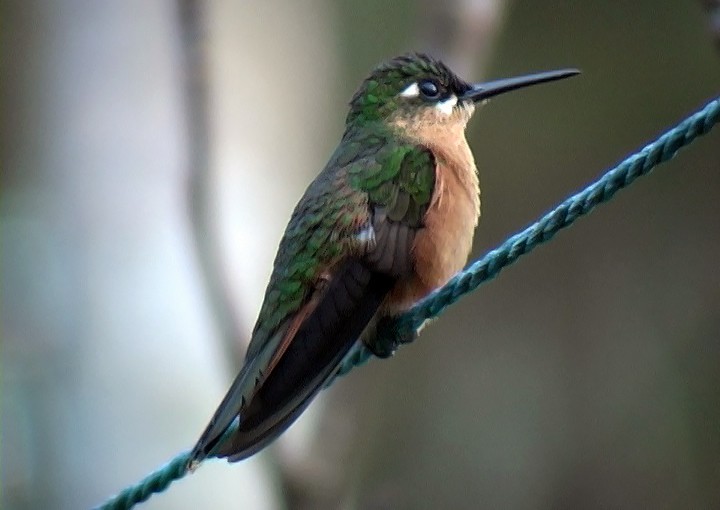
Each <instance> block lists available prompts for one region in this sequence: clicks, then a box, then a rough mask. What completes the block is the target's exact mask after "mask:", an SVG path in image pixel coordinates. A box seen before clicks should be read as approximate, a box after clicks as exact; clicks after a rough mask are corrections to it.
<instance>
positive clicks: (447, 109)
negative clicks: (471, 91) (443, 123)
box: [435, 94, 458, 115]
mask: <svg viewBox="0 0 720 510" xmlns="http://www.w3.org/2000/svg"><path fill="white" fill-rule="evenodd" d="M457 102H458V98H457V96H456V95H455V94H453V95H452V96H450V97H448V98H447V99H446V100H445V101H439V102H438V103H437V104H436V105H435V108H437V109H438V110H440V111H441V112H442V113H444V114H445V115H450V114H451V113H452V111H453V108H454V107H455V105H456V104H457Z"/></svg>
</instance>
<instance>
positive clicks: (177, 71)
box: [0, 0, 720, 509]
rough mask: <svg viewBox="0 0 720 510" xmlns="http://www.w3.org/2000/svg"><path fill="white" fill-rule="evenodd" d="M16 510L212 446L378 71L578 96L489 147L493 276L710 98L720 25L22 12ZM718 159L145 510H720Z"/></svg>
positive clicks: (10, 238)
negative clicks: (308, 215)
mask: <svg viewBox="0 0 720 510" xmlns="http://www.w3.org/2000/svg"><path fill="white" fill-rule="evenodd" d="M1 5H2V13H1V14H0V19H2V25H3V26H2V30H1V31H0V37H1V38H2V40H1V42H0V49H1V51H2V58H1V62H0V66H1V67H0V69H1V73H2V84H3V86H2V101H3V107H2V123H1V128H0V129H1V131H0V144H1V145H0V151H1V154H2V181H1V182H2V184H1V187H0V193H1V194H2V197H1V199H0V211H1V221H2V224H1V227H0V228H1V230H0V232H1V235H2V241H1V244H0V246H2V254H1V260H2V265H3V267H2V372H1V373H2V399H1V408H2V426H1V429H0V430H1V443H0V447H1V452H2V457H1V467H0V471H1V477H2V493H1V499H0V506H1V507H2V508H3V509H35V508H58V509H65V508H67V509H71V508H72V509H74V508H88V507H90V506H92V505H95V504H98V503H101V502H102V501H104V500H105V499H106V498H107V497H108V496H109V495H111V494H113V493H115V492H117V491H118V490H120V489H122V488H123V487H125V486H126V485H128V484H130V483H133V482H136V481H138V480H139V479H140V478H142V477H143V476H144V475H146V474H147V473H148V472H150V471H151V470H153V469H155V468H156V467H158V466H159V465H161V464H162V463H163V462H165V461H166V460H168V459H170V458H172V457H173V456H174V455H175V454H177V453H178V452H180V451H182V450H184V449H187V448H189V447H191V446H192V444H193V443H194V442H195V440H196V439H197V437H198V435H199V433H200V432H201V431H202V429H203V427H204V426H205V424H206V423H207V421H208V419H209V417H210V415H211V413H212V412H213V411H214V409H215V408H216V406H217V404H218V403H219V401H220V399H221V397H222V396H223V394H224V392H225V390H226V389H227V387H228V386H229V384H230V382H231V380H232V378H233V377H234V375H235V373H236V371H237V369H238V367H239V365H240V362H241V361H240V360H241V358H242V355H243V353H244V345H245V342H246V341H247V338H248V334H249V332H250V330H251V328H252V326H253V323H254V320H255V316H256V314H257V310H258V308H259V306H260V300H261V298H262V294H263V291H264V287H265V284H266V282H267V278H268V276H269V272H270V269H271V263H272V259H273V257H274V253H275V249H276V247H277V243H278V241H279V239H280V236H281V234H282V231H283V229H284V226H285V223H286V222H287V219H288V217H289V214H290V212H291V210H292V208H293V207H294V205H295V202H296V201H297V199H298V198H299V197H300V195H301V194H302V192H303V190H304V188H305V186H306V185H307V184H308V183H309V182H310V180H311V179H312V178H313V177H314V176H315V175H316V174H317V172H318V171H319V170H320V169H321V168H322V166H323V165H324V163H325V161H326V160H327V157H328V155H329V153H330V152H331V151H332V150H333V148H334V146H335V145H336V143H337V142H338V140H339V138H340V136H341V133H342V129H343V120H344V117H345V114H346V103H347V101H348V100H349V98H350V97H351V95H352V93H353V92H354V90H355V87H356V86H357V85H358V84H359V82H360V80H361V79H362V78H363V77H364V76H365V75H366V74H367V73H368V72H369V71H370V70H371V69H372V68H373V67H374V66H375V65H376V64H377V63H378V62H380V61H382V60H384V59H386V58H390V57H392V56H395V55H397V54H400V53H403V52H406V51H409V50H424V51H430V52H432V53H433V54H435V55H436V56H438V57H441V58H443V59H445V60H446V61H447V63H449V64H450V65H451V67H453V68H454V69H456V70H457V71H458V72H459V73H460V74H461V75H463V76H464V77H465V78H467V79H468V80H473V81H479V80H481V79H491V78H500V77H506V76H512V75H516V74H522V73H527V72H532V71H539V70H547V69H554V68H559V67H565V66H576V67H579V68H581V69H582V70H583V75H582V76H581V77H579V78H575V79H573V80H570V81H567V82H562V83H558V84H552V85H547V86H542V87H538V88H533V89H528V90H525V91H522V92H518V93H515V94H510V95H507V96H503V97H501V98H498V99H496V100H493V101H492V102H491V103H490V104H489V105H487V106H485V107H484V108H482V109H481V111H480V112H479V113H478V114H477V115H476V117H475V119H474V120H473V121H472V123H471V125H470V128H469V132H468V138H469V141H470V145H471V147H472V148H473V150H474V153H475V156H476V160H477V162H478V167H479V169H480V179H481V185H482V193H483V195H482V197H483V216H482V219H481V222H480V226H479V228H478V230H477V232H476V237H475V239H476V242H475V247H474V252H473V257H474V258H476V257H478V256H480V255H482V254H483V253H484V252H486V251H487V250H489V249H491V248H493V247H495V246H496V245H497V244H498V243H500V242H501V241H502V240H503V239H504V238H506V237H507V236H508V235H509V234H510V233H513V232H515V231H517V230H519V229H521V228H522V227H524V226H525V225H526V224H528V223H530V222H531V221H533V220H534V219H535V218H536V217H537V216H539V215H540V214H541V213H543V212H545V211H547V210H548V209H549V208H551V207H552V206H553V205H554V204H556V203H557V202H559V201H560V200H561V199H563V198H564V197H565V196H566V195H568V194H569V193H571V192H574V191H576V190H579V189H581V188H582V187H583V186H584V185H586V184H587V183H588V182H590V181H592V180H593V179H595V178H596V177H598V176H599V175H600V174H601V173H602V172H603V171H604V170H605V169H606V168H609V167H610V166H612V165H614V164H615V163H617V162H618V161H620V160H621V159H623V158H624V157H625V156H626V155H628V154H629V153H631V152H633V151H635V150H636V149H638V148H640V147H642V146H643V145H644V144H645V143H647V142H648V141H650V140H652V139H653V138H654V137H655V136H657V135H658V134H660V133H661V132H663V131H664V130H665V129H666V128H668V127H670V126H672V125H673V124H674V123H676V122H677V121H678V120H680V119H681V118H683V117H684V116H686V115H687V114H689V113H691V112H693V111H695V110H696V109H698V108H699V107H701V106H702V105H704V104H705V103H706V102H707V101H708V100H710V99H712V98H713V97H715V96H716V95H717V94H718V90H719V89H720V87H719V84H720V53H719V52H718V49H720V46H718V45H717V40H718V33H719V32H718V27H719V26H720V22H718V19H720V18H719V17H718V12H720V9H719V8H718V2H716V1H714V0H705V1H670V0H667V1H658V0H637V1H634V2H625V1H621V0H611V1H606V2H578V1H569V0H567V1H539V0H535V1H530V0H507V1H506V0H453V1H448V2H445V3H443V2H435V1H433V0H426V1H419V2H412V1H408V0H403V1H398V2H385V1H381V0H368V1H365V2H333V1H320V0H318V1H313V2H290V1H284V2H281V1H278V2H264V1H260V0H252V1H247V2H230V1H214V2H199V1H189V0H180V1H171V0H156V1H151V2H147V1H144V0H126V1H122V2H120V1H115V2H112V1H108V2H92V1H88V0H62V1H54V2H53V1H40V0H29V1H22V2H21V1H5V2H2V4H1ZM719 192H720V131H718V129H716V132H712V133H710V134H709V135H708V136H706V137H704V138H702V139H700V140H699V141H697V142H695V143H694V144H693V145H692V146H691V147H689V148H688V149H686V150H685V151H684V152H683V153H682V154H681V156H679V157H678V158H677V159H675V160H674V161H672V162H670V163H669V164H666V165H664V166H663V167H661V168H660V169H658V170H657V171H656V172H654V173H653V174H652V176H650V177H648V178H644V179H642V181H641V182H638V183H637V184H636V185H635V186H633V187H632V188H631V189H629V190H627V191H624V192H622V193H621V194H620V195H619V196H618V197H617V198H616V199H615V200H613V201H612V202H611V203H610V204H608V205H605V206H603V207H602V208H600V209H599V210H598V211H597V212H595V213H593V214H592V215H591V216H590V217H588V218H586V219H583V220H581V221H580V222H578V224H577V225H576V226H574V227H573V228H572V229H570V230H569V231H566V232H563V233H562V234H561V235H559V236H557V237H556V238H555V239H554V240H553V242H551V243H549V244H548V245H546V246H544V247H542V248H540V249H538V250H537V251H536V252H533V253H532V254H531V255H530V256H528V257H526V258H523V259H522V261H521V262H520V263H518V264H517V265H516V266H513V267H512V268H510V269H508V270H507V271H505V272H504V273H503V274H502V276H500V277H499V278H498V279H496V280H495V281H493V282H492V283H490V284H488V285H485V286H483V287H481V289H480V290H479V291H477V292H475V293H473V294H472V295H470V296H468V297H466V298H465V299H464V300H462V301H461V302H460V303H459V304H457V305H456V306H453V307H452V308H451V309H450V310H449V311H448V312H447V313H446V314H445V315H443V316H442V318H441V319H440V320H438V321H436V322H435V323H434V324H432V325H431V326H430V327H428V328H427V329H426V330H425V331H424V332H423V333H422V335H421V337H420V339H419V340H418V341H417V342H416V343H414V344H413V345H411V346H408V347H405V348H403V349H401V350H400V351H399V352H398V354H397V355H396V356H395V357H394V358H393V359H390V360H387V361H377V360H374V361H372V362H371V363H369V364H368V365H366V366H364V367H362V368H361V369H356V370H354V371H353V372H352V373H351V374H350V375H349V376H347V377H345V378H343V379H341V380H338V381H337V382H336V383H335V384H334V385H333V387H332V388H331V389H329V390H328V391H325V392H323V395H322V396H321V398H320V399H318V401H317V402H315V403H314V404H313V405H312V406H311V408H310V409H309V410H308V412H307V413H306V414H305V415H304V416H303V417H302V418H301V419H300V420H299V421H298V423H297V424H296V425H294V426H293V427H292V429H291V430H290V431H288V433H287V434H286V435H285V436H283V437H282V438H281V440H279V441H278V442H276V443H275V445H273V447H272V448H269V449H267V450H265V451H264V452H263V453H262V454H260V455H258V456H256V457H254V458H252V459H250V460H248V461H246V462H243V463H240V464H234V465H232V466H228V465H226V464H225V463H224V462H220V461H210V462H207V463H205V464H204V465H203V466H202V467H201V468H200V469H199V470H198V471H197V472H196V473H195V474H193V475H192V476H189V477H187V478H185V479H183V480H182V481H180V482H178V483H176V484H175V485H173V486H172V487H171V488H170V489H169V490H168V491H167V492H166V493H164V494H162V495H159V496H155V497H153V498H152V499H151V500H150V501H149V503H148V504H147V505H146V507H147V508H156V509H166V508H167V509H169V508H267V509H272V508H288V509H306V508H307V509H310V508H317V509H334V508H342V509H385V508H387V509H394V508H398V509H425V508H428V509H430V508H517V509H545V508H548V509H550V508H551V509H574V508H587V509H592V508H627V509H634V508H720V271H719V270H718V268H717V263H718V253H720V200H718V196H719Z"/></svg>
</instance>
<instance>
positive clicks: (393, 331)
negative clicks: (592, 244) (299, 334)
mask: <svg viewBox="0 0 720 510" xmlns="http://www.w3.org/2000/svg"><path fill="white" fill-rule="evenodd" d="M718 121H720V98H718V99H715V100H713V101H711V102H710V103H708V104H707V105H706V106H705V107H704V108H703V109H702V110H700V111H698V112H697V113H695V114H693V115H692V116H690V117H688V118H687V119H685V120H684V121H683V122H681V123H680V124H678V125H677V126H675V127H674V128H672V129H671V130H669V131H668V132H666V133H665V134H664V135H662V136H661V137H660V138H658V139H657V140H655V141H654V142H652V143H650V144H649V145H647V146H646V147H645V148H643V149H642V150H641V151H640V152H637V153H635V154H633V155H632V156H630V157H629V158H627V159H626V160H624V161H623V162H622V163H620V164H619V165H618V166H616V167H615V168H613V169H612V170H610V171H608V172H607V173H606V174H605V175H603V176H602V177H601V178H600V179H598V180H597V181H596V182H594V183H593V184H591V185H590V186H588V187H587V188H585V189H584V190H583V191H581V192H580V193H577V194H576V195H573V196H572V197H570V198H568V199H567V200H565V201H564V202H563V203H562V204H560V205H559V206H557V207H556V208H555V209H553V210H552V211H550V212H549V213H547V214H546V215H545V216H543V217H542V218H541V219H540V220H539V221H537V222H536V223H534V224H532V225H530V226H529V227H528V228H526V229H525V230H523V231H522V232H519V233H517V234H515V235H514V236H512V237H510V238H509V239H508V240H507V241H505V242H504V243H503V244H502V245H501V246H500V247H499V248H496V249H494V250H492V251H490V252H489V253H487V254H486V255H485V256H484V257H483V258H482V259H480V260H478V261H476V262H474V263H473V264H472V265H470V266H469V267H468V268H466V269H465V270H463V271H461V272H460V273H458V274H457V275H455V277H453V278H452V279H451V280H450V281H449V282H448V283H447V284H446V285H445V286H444V287H442V288H440V289H438V290H437V291H435V292H433V293H432V294H430V295H429V296H428V297H427V298H425V299H424V300H422V301H421V302H419V303H418V304H416V305H415V306H414V307H413V308H411V309H410V310H408V311H407V312H406V313H404V314H403V315H401V316H399V317H398V318H397V319H396V320H395V321H394V322H393V323H392V324H389V325H388V327H386V328H383V330H382V335H383V338H385V337H386V336H387V341H388V343H389V344H390V345H400V344H403V343H408V342H409V341H412V339H414V338H415V335H416V332H417V331H418V329H419V328H420V327H421V326H422V325H423V323H424V322H425V321H426V320H428V319H431V318H434V317H437V316H439V315H440V314H442V313H443V312H444V311H445V309H447V308H448V307H449V306H450V305H452V304H453V303H455V302H456V301H457V300H458V299H460V298H461V297H462V296H464V295H465V294H467V293H469V292H472V291H473V290H475V289H476V288H477V287H478V286H480V284H482V283H484V282H486V281H488V280H491V279H493V278H495V277H496V276H497V275H498V274H499V273H500V271H501V270H502V269H503V268H505V267H507V266H509V265H510V264H512V263H513V262H515V261H516V260H517V259H518V258H520V256H521V255H524V254H526V253H529V252H530V251H531V250H532V249H533V248H535V247H536V246H538V245H540V244H542V243H544V242H546V241H549V240H550V239H552V237H553V236H554V235H555V234H556V233H557V232H558V231H559V230H561V229H563V228H566V227H569V226H570V225H572V223H573V222H574V221H575V220H576V219H578V218H579V217H580V216H583V215H585V214H587V213H589V212H590V211H591V210H592V209H593V208H595V206H597V205H599V204H601V203H603V202H606V201H608V200H610V199H611V198H612V197H613V196H614V195H615V193H617V192H618V191H619V190H621V189H622V188H625V187H626V186H629V185H630V184H631V183H632V182H634V181H635V179H637V178H638V177H640V176H642V175H645V174H647V173H649V172H650V170H652V169H653V168H654V167H655V166H657V165H659V164H660V163H663V162H665V161H668V160H670V159H672V158H673V157H674V156H675V154H676V153H677V151H678V150H679V149H681V148H682V147H685V146H686V145H689V144H690V143H691V142H692V141H693V140H695V138H697V137H698V136H701V135H704V134H706V133H708V132H709V131H710V130H711V129H712V127H713V126H714V125H715V124H717V123H718ZM371 356H372V355H371V353H370V352H369V351H368V350H367V349H365V348H364V347H363V346H362V345H359V346H357V347H356V348H355V349H354V350H353V351H352V352H351V353H350V354H348V356H347V357H346V358H345V360H344V361H343V363H342V365H341V366H340V368H339V369H338V373H337V375H344V374H346V373H348V372H349V371H350V370H352V368H353V367H355V366H358V365H361V364H363V363H365V362H366V361H367V360H368V359H370V357H371ZM328 384H329V383H328ZM228 432H229V431H228ZM188 455H189V454H188V452H183V453H181V454H179V455H178V456H177V457H175V458H174V459H172V460H171V461H170V462H168V463H167V464H165V465H164V466H162V467H161V468H159V469H158V470H156V471H154V472H152V473H150V474H149V475H148V476H147V477H145V479H143V480H142V481H140V482H139V483H138V484H136V485H133V486H131V487H128V488H126V489H125V490H123V491H122V492H121V493H119V494H117V495H116V496H114V497H112V498H111V499H110V500H108V501H107V502H106V503H104V504H103V505H101V506H99V507H97V508H99V509H102V510H120V509H127V508H131V507H132V506H134V505H135V504H137V503H141V502H143V501H145V500H147V499H148V498H149V497H150V496H151V495H152V494H154V493H159V492H162V491H164V490H165V489H166V488H167V487H168V486H169V485H170V484H171V483H172V482H174V481H175V480H178V479H180V478H182V477H183V476H185V475H186V474H187V462H188Z"/></svg>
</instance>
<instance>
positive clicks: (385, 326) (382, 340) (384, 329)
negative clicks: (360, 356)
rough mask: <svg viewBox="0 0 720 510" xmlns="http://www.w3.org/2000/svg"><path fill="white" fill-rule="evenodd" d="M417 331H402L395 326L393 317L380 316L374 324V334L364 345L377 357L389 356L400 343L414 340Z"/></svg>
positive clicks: (395, 322)
mask: <svg viewBox="0 0 720 510" xmlns="http://www.w3.org/2000/svg"><path fill="white" fill-rule="evenodd" d="M417 337H418V332H417V331H415V330H411V331H409V332H408V331H402V330H400V329H399V328H398V327H397V321H396V319H395V317H382V318H381V319H380V320H379V321H378V323H377V326H376V334H375V335H373V337H372V339H370V340H369V341H366V342H365V346H366V347H367V348H368V350H369V351H370V352H372V353H373V354H374V355H375V356H377V357H378V358H383V359H384V358H389V357H390V356H392V355H394V354H395V351H397V349H398V347H400V346H401V345H402V344H409V343H412V342H413V341H415V339H416V338H417Z"/></svg>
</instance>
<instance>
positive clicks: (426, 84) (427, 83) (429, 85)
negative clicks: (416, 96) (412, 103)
mask: <svg viewBox="0 0 720 510" xmlns="http://www.w3.org/2000/svg"><path fill="white" fill-rule="evenodd" d="M418 87H419V88H420V93H421V94H422V95H423V97H425V98H426V99H437V98H438V97H439V96H440V87H438V86H437V83H435V82H434V81H432V80H423V81H421V82H420V83H419V84H418Z"/></svg>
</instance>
